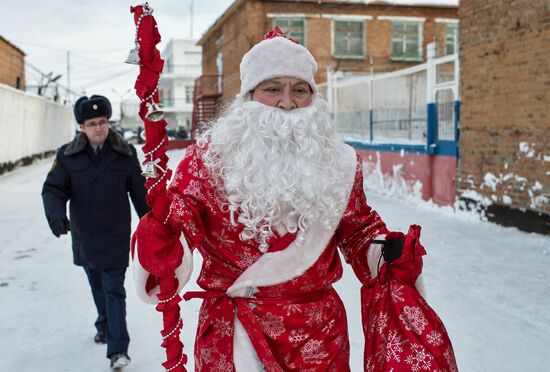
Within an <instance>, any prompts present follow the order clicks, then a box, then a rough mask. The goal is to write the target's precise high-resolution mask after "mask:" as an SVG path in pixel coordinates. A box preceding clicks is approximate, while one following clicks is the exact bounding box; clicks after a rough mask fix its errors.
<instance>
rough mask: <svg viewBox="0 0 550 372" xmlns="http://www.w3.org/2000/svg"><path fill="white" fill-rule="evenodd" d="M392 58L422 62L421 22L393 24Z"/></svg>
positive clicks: (394, 22)
mask: <svg viewBox="0 0 550 372" xmlns="http://www.w3.org/2000/svg"><path fill="white" fill-rule="evenodd" d="M391 58H392V59H394V60H404V61H421V60H422V23H421V22H407V21H393V22H392V35H391Z"/></svg>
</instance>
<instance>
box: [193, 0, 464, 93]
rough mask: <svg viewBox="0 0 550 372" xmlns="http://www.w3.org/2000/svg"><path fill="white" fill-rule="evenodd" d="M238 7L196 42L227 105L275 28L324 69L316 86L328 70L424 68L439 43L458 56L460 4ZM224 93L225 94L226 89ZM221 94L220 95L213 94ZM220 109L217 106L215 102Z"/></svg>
mask: <svg viewBox="0 0 550 372" xmlns="http://www.w3.org/2000/svg"><path fill="white" fill-rule="evenodd" d="M397 3H399V2H398V1H368V2H365V1H357V0H356V1H337V0H332V1H330V0H328V1H317V0H304V1H281V0H267V1H266V0H235V2H234V3H233V4H232V5H231V6H230V7H229V8H228V9H227V10H226V11H225V12H224V13H223V14H222V15H221V16H220V17H219V18H218V20H217V21H216V22H215V23H214V24H213V25H212V26H211V27H210V28H209V29H208V30H207V31H206V33H205V34H204V35H203V36H202V38H201V39H200V40H199V42H198V45H200V46H202V51H203V57H202V63H203V75H206V76H215V75H221V76H222V77H221V78H220V79H219V80H216V79H217V78H210V82H208V81H207V80H208V78H205V82H204V84H205V85H208V84H210V85H215V86H216V87H215V88H214V90H215V91H217V93H219V94H220V95H221V98H222V100H223V101H227V100H229V99H231V98H233V97H234V95H235V94H236V93H237V92H238V91H239V89H240V78H239V63H240V61H241V58H242V56H243V54H244V53H246V52H247V51H248V50H249V49H250V48H251V47H252V46H253V45H255V44H256V43H257V42H258V41H260V40H261V38H262V36H263V35H264V34H265V33H266V32H267V31H269V30H270V29H271V28H272V26H274V25H277V26H280V27H281V28H282V29H283V31H285V32H286V33H287V34H289V36H291V37H292V38H294V39H296V40H298V41H300V42H301V43H302V44H304V45H305V46H306V47H307V48H308V49H309V50H310V51H311V53H312V54H313V56H314V57H315V59H316V60H317V63H318V65H319V68H318V72H317V74H316V76H315V80H316V82H317V83H323V82H326V74H327V68H328V67H333V68H334V69H335V70H336V71H345V72H369V71H370V67H371V64H372V67H373V68H374V72H375V73H378V72H387V71H393V70H396V69H402V68H405V67H409V66H411V65H413V64H417V63H421V62H423V61H425V60H426V45H427V44H428V43H429V42H431V41H433V40H437V41H438V44H439V49H440V51H441V53H442V54H445V53H447V52H451V53H452V52H453V51H452V48H453V45H454V43H453V42H454V41H455V35H456V34H457V32H456V31H457V26H458V10H457V3H458V1H453V0H439V1H435V0H434V1H429V0H426V1H424V2H422V3H423V4H424V5H415V6H400V5H395V4H397ZM222 87H223V88H222ZM215 93H216V92H215ZM218 103H219V102H218Z"/></svg>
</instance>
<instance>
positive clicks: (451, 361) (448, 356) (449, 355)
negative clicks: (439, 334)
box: [443, 346, 458, 372]
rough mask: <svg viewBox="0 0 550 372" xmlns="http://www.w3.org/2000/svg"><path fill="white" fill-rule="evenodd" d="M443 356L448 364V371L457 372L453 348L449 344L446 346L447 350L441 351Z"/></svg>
mask: <svg viewBox="0 0 550 372" xmlns="http://www.w3.org/2000/svg"><path fill="white" fill-rule="evenodd" d="M443 356H444V357H445V360H446V361H447V364H448V365H449V372H458V367H457V365H456V360H455V355H454V353H453V349H452V348H451V347H450V346H448V347H447V350H445V352H444V353H443Z"/></svg>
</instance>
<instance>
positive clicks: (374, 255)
mask: <svg viewBox="0 0 550 372" xmlns="http://www.w3.org/2000/svg"><path fill="white" fill-rule="evenodd" d="M385 237H386V234H383V235H378V236H376V237H375V238H374V240H378V239H379V240H384V238H385ZM381 255H382V244H378V243H371V244H370V245H369V249H368V251H367V264H368V265H369V271H370V276H371V277H372V278H376V276H377V275H378V260H380V267H382V265H383V264H384V262H386V261H384V257H382V258H380V256H381Z"/></svg>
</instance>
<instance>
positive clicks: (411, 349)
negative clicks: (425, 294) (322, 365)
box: [361, 225, 458, 372]
mask: <svg viewBox="0 0 550 372" xmlns="http://www.w3.org/2000/svg"><path fill="white" fill-rule="evenodd" d="M419 238H420V226H418V225H411V226H410V227H409V232H408V233H407V235H406V236H405V244H404V247H403V253H402V254H401V256H400V257H399V258H397V259H396V260H395V261H392V262H390V263H385V264H384V265H382V267H381V268H380V272H379V274H378V276H377V277H375V278H372V279H370V280H369V281H368V282H366V283H364V285H363V287H362V288H361V315H362V317H363V331H364V333H365V356H364V363H365V371H369V372H370V371H374V372H380V371H393V372H399V371H413V372H416V371H438V372H439V371H440V372H443V371H445V372H455V371H458V368H457V366H456V361H455V357H454V352H453V347H452V345H451V340H450V339H449V336H448V335H447V331H446V330H445V327H444V325H443V322H442V321H441V319H439V317H438V316H437V314H436V313H435V312H434V311H433V309H432V308H431V307H430V306H429V305H428V304H427V303H426V301H425V300H424V299H423V298H422V296H420V294H419V293H418V291H417V290H416V288H415V287H414V284H415V282H416V280H417V279H418V276H419V275H420V273H421V272H422V256H423V255H425V254H426V251H425V249H424V247H423V246H422V244H420V240H419Z"/></svg>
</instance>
